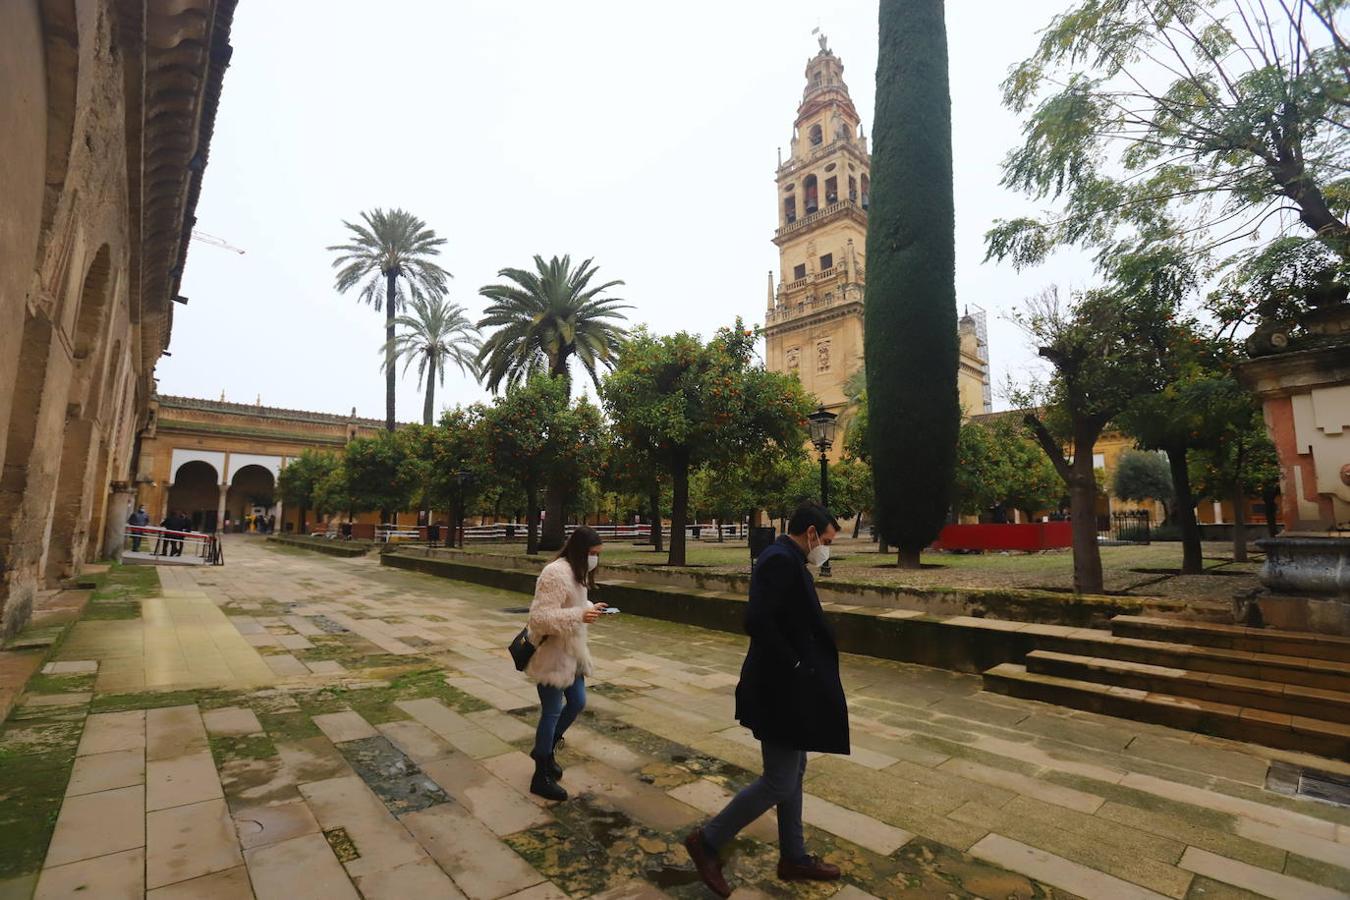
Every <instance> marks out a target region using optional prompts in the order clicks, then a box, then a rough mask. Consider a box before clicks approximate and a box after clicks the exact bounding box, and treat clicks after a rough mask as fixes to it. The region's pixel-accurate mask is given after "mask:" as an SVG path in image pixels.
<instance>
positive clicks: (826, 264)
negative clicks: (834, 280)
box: [820, 253, 834, 272]
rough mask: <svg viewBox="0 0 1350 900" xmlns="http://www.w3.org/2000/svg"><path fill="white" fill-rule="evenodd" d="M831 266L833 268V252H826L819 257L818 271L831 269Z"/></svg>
mask: <svg viewBox="0 0 1350 900" xmlns="http://www.w3.org/2000/svg"><path fill="white" fill-rule="evenodd" d="M833 268H834V254H833V253H826V254H825V255H824V256H822V257H821V258H820V271H822V272H824V271H825V270H826V269H833Z"/></svg>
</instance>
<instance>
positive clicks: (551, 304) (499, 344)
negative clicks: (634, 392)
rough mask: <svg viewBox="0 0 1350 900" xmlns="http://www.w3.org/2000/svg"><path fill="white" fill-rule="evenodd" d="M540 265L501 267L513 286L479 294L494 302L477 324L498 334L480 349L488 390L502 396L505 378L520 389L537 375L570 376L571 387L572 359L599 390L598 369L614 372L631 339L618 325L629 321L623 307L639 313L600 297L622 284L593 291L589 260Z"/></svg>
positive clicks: (482, 290) (538, 260) (489, 288)
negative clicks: (617, 356)
mask: <svg viewBox="0 0 1350 900" xmlns="http://www.w3.org/2000/svg"><path fill="white" fill-rule="evenodd" d="M534 268H535V271H533V272H530V271H526V270H525V269H502V270H501V271H500V272H498V273H497V274H498V275H499V276H501V277H502V278H506V279H509V280H510V282H509V283H503V284H490V285H487V286H486V287H483V288H480V289H479V291H478V293H480V294H482V295H483V296H484V297H486V298H488V299H489V300H491V301H492V304H491V305H490V306H489V307H488V308H487V310H486V311H485V313H484V315H483V318H482V319H480V320H479V322H478V327H479V328H495V329H497V330H496V331H495V332H493V334H492V336H491V337H490V338H488V339H487V340H486V341H485V342H484V343H483V347H482V349H481V350H480V351H479V352H478V363H479V366H480V371H481V372H482V375H483V377H484V379H485V384H486V385H487V388H488V390H490V391H493V392H496V391H497V390H498V388H500V387H501V385H502V382H503V381H505V382H506V384H507V385H508V386H511V385H515V384H518V383H519V382H521V381H523V380H525V379H526V378H528V377H529V376H530V375H532V374H534V373H535V372H538V371H547V372H548V374H549V375H551V376H552V377H554V378H566V379H569V388H570V377H571V373H570V371H569V363H570V362H571V360H572V358H573V357H575V358H576V359H577V360H578V361H579V362H580V363H581V365H582V368H584V369H585V370H586V372H587V373H588V374H589V375H590V376H591V380H592V381H593V382H595V385H596V386H597V387H599V385H600V374H599V371H598V369H600V368H602V367H603V368H606V369H609V368H613V366H614V356H615V354H616V353H617V352H618V349H619V345H620V344H621V343H622V342H623V339H624V336H625V334H626V332H625V331H624V330H623V329H622V328H620V327H619V326H618V325H617V324H615V322H616V320H620V319H624V318H625V316H624V315H623V314H622V313H620V312H619V310H621V309H632V307H631V306H630V305H629V304H626V303H624V302H623V301H622V300H621V299H619V298H617V297H601V296H600V295H601V294H603V293H604V292H605V291H607V290H609V289H610V288H612V287H617V286H619V285H621V284H623V282H622V281H607V282H605V283H604V284H602V285H598V286H596V287H592V286H591V284H590V282H591V279H592V278H594V277H595V273H596V272H597V271H598V269H597V267H595V266H593V265H592V264H591V260H589V259H588V260H586V261H585V262H583V263H582V264H581V265H579V266H577V267H576V268H573V267H572V258H571V257H570V256H564V257H562V258H561V259H559V258H558V257H556V256H555V257H553V259H551V260H549V261H548V262H544V258H543V257H542V256H535V258H534Z"/></svg>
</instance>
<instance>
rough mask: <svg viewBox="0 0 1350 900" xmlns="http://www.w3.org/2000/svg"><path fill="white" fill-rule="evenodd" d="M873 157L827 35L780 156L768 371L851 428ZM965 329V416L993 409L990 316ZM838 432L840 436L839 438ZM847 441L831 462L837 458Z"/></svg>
mask: <svg viewBox="0 0 1350 900" xmlns="http://www.w3.org/2000/svg"><path fill="white" fill-rule="evenodd" d="M871 165H872V157H871V155H870V154H869V153H868V152H867V138H866V137H865V136H864V135H863V130H862V123H861V120H860V119H859V117H858V111H857V109H856V108H854V106H853V100H852V98H851V97H849V93H848V86H847V85H846V84H844V64H843V62H842V61H841V60H840V59H839V57H837V56H835V55H834V52H833V51H832V50H830V48H829V44H828V42H827V40H826V38H825V36H824V35H821V36H820V51H819V52H818V53H817V54H816V55H815V56H813V57H812V58H811V59H810V60H809V61H808V62H807V64H806V89H805V90H804V91H803V92H802V102H801V105H799V106H798V107H797V119H796V121H795V122H794V123H793V126H792V146H791V155H790V156H789V157H788V158H787V159H786V160H784V159H783V158H782V151H781V149H780V151H779V161H778V172H777V174H776V176H775V181H776V183H777V187H778V229H777V230H776V231H775V232H774V236H773V242H774V244H776V245H777V246H778V266H779V279H778V283H777V285H775V284H774V281H773V273H772V272H770V273H769V296H768V310H767V311H766V312H765V316H764V337H765V354H764V360H765V363H766V364H767V366H768V368H769V369H770V370H772V371H775V372H788V373H792V374H795V375H796V376H797V377H798V378H799V379H800V380H801V383H802V386H803V387H805V388H806V390H807V392H808V393H811V394H814V395H815V396H816V398H817V399H818V400H819V401H820V403H821V404H822V405H823V406H824V407H825V408H826V409H827V410H829V411H830V412H833V413H836V414H838V415H840V416H841V419H840V425H841V426H846V425H847V421H846V419H847V416H848V407H849V400H848V394H847V392H846V384H847V382H848V380H849V378H850V377H852V376H853V375H854V374H856V373H857V372H858V371H859V369H860V368H861V367H862V363H863V284H864V283H865V281H866V271H867V261H866V259H865V254H866V250H867V206H868V191H869V189H870V187H871V185H870V172H871ZM959 332H960V342H961V345H960V346H961V358H960V364H959V368H958V372H957V384H958V388H959V392H960V397H961V405H962V409H963V411H964V414H965V415H967V416H969V415H976V414H979V413H985V412H989V411H990V410H991V408H992V405H991V402H990V401H991V397H990V392H989V355H988V343H987V341H986V339H985V333H984V314H983V312H979V313H977V314H976V315H975V316H969V315H967V316H966V317H964V318H963V319H962V322H961V326H960V329H959ZM841 434H842V431H841ZM842 445H843V441H842V440H840V441H836V442H835V447H834V452H833V453H831V456H832V457H834V458H836V459H837V458H838V456H839V455H840V453H841V452H842Z"/></svg>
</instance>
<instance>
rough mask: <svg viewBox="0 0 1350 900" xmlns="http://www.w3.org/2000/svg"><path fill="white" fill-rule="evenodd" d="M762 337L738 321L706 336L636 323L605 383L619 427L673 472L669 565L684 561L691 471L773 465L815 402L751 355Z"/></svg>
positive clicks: (794, 443)
mask: <svg viewBox="0 0 1350 900" xmlns="http://www.w3.org/2000/svg"><path fill="white" fill-rule="evenodd" d="M756 339H757V335H756V334H755V332H754V331H747V330H746V329H745V328H744V327H743V326H742V324H741V322H740V320H737V322H736V325H735V327H733V328H723V329H721V330H719V331H718V332H717V334H716V335H715V336H714V337H713V339H712V340H711V341H709V342H708V343H707V344H704V343H703V342H702V341H701V340H700V339H699V338H698V337H697V336H696V335H692V334H689V333H688V332H680V333H679V334H674V335H668V336H664V337H658V336H655V335H652V334H650V333H648V332H647V331H646V330H645V329H639V330H638V331H637V332H636V333H634V335H633V336H632V338H631V339H630V340H629V341H628V343H627V344H626V345H625V347H624V350H623V352H622V353H621V355H620V357H619V363H618V366H617V367H616V368H615V370H614V372H613V373H612V374H611V375H610V376H609V378H608V379H607V380H606V381H605V385H604V389H603V395H604V402H605V408H606V410H607V411H608V413H609V417H610V420H611V421H612V422H613V426H614V430H615V431H616V432H617V433H618V434H619V435H620V436H621V438H622V439H623V440H625V441H627V442H629V443H631V444H632V445H633V446H635V447H637V448H638V449H640V450H641V452H642V453H643V454H645V455H646V456H647V458H648V459H650V460H651V461H652V462H653V463H654V464H656V465H657V466H659V467H660V468H661V469H663V470H664V471H665V472H666V473H668V474H669V476H670V482H671V488H672V500H671V517H670V518H671V535H670V555H669V557H668V562H669V564H670V565H673V566H682V565H684V564H685V534H684V530H685V526H686V524H687V523H688V518H689V475H690V473H691V472H692V471H695V470H696V469H698V468H700V467H702V466H709V465H711V466H729V465H743V466H748V467H751V468H754V467H769V466H772V465H773V463H774V460H775V459H776V458H779V457H781V456H782V455H783V454H788V453H793V452H798V451H800V448H801V447H802V445H803V444H804V443H805V441H806V429H805V425H806V414H807V413H808V412H809V411H810V410H811V408H812V406H813V405H814V404H813V403H812V402H811V399H810V398H809V397H808V396H807V394H806V392H805V391H803V390H802V386H801V383H800V382H798V381H797V379H796V378H794V377H792V376H789V375H783V374H779V373H776V372H769V371H767V370H765V368H764V367H763V366H762V365H758V364H755V363H754V362H753V356H754V344H755V341H756Z"/></svg>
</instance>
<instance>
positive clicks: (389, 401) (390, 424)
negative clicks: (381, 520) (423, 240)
mask: <svg viewBox="0 0 1350 900" xmlns="http://www.w3.org/2000/svg"><path fill="white" fill-rule="evenodd" d="M397 282H398V275H397V274H396V273H394V272H386V273H385V276H384V340H385V345H384V427H385V430H386V431H393V430H394V381H395V378H394V315H395V312H394V298H395V297H397V296H398V290H397ZM383 515H384V513H383V512H381V516H383ZM385 521H386V522H387V521H389V520H388V519H385Z"/></svg>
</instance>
